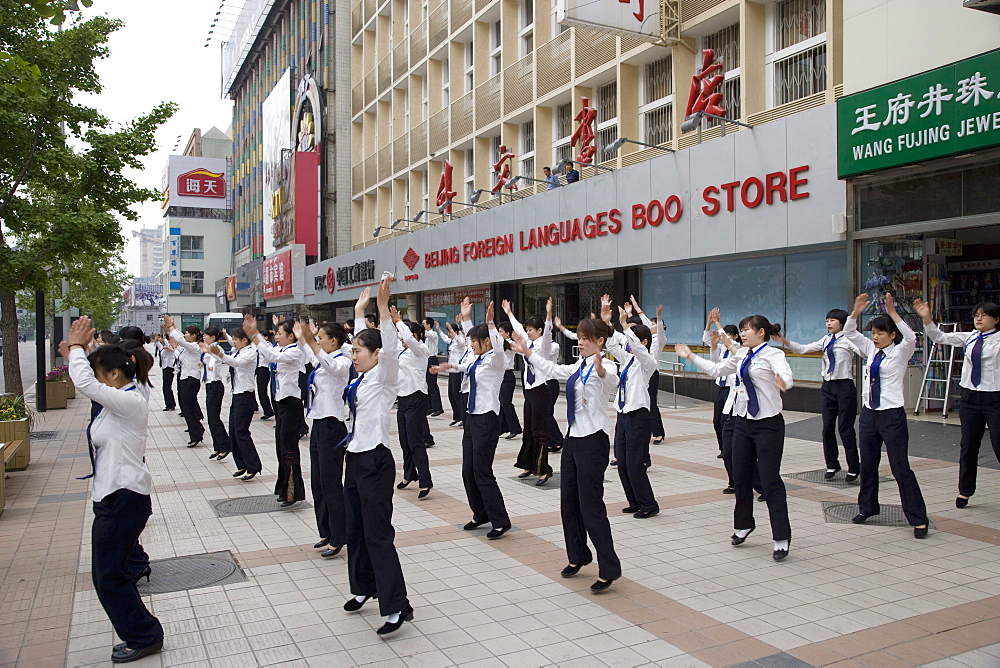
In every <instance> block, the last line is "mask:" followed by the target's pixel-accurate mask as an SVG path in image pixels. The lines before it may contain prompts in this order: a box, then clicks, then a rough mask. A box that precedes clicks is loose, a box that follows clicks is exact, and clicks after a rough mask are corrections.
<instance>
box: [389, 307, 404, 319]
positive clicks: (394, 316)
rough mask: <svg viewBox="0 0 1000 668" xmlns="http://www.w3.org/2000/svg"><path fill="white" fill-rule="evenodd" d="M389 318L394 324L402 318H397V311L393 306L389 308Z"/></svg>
mask: <svg viewBox="0 0 1000 668" xmlns="http://www.w3.org/2000/svg"><path fill="white" fill-rule="evenodd" d="M389 317H390V318H392V321H393V322H394V323H396V322H399V321H400V320H402V318H401V317H400V316H399V311H397V310H396V307H395V306H390V307H389Z"/></svg>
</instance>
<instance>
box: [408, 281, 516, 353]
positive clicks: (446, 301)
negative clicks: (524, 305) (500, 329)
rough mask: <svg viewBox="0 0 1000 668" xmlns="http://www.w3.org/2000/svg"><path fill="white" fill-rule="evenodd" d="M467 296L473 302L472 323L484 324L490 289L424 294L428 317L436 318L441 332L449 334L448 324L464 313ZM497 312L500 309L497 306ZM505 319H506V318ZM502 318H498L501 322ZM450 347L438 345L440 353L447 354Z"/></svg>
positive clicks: (424, 305)
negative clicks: (463, 300) (463, 306)
mask: <svg viewBox="0 0 1000 668" xmlns="http://www.w3.org/2000/svg"><path fill="white" fill-rule="evenodd" d="M466 296H468V297H469V299H471V300H472V322H473V324H475V323H477V322H483V321H484V320H485V319H486V305H487V304H488V303H489V301H490V298H491V296H490V289H489V288H476V289H472V290H462V291H458V290H449V291H446V292H429V293H425V294H424V296H423V297H424V300H423V307H424V315H425V316H426V317H430V318H434V320H436V321H437V322H438V324H439V325H441V331H442V332H444V333H445V334H447V333H448V328H447V327H445V323H446V322H450V323H452V324H454V323H455V316H457V315H458V314H459V313H461V311H462V299H464V298H465V297H466ZM496 309H497V312H500V307H499V305H497V307H496ZM503 319H506V318H505V317H504V318H503ZM500 320H501V316H498V317H497V321H498V322H500ZM447 350H448V347H447V346H446V345H445V344H444V343H443V342H439V343H438V352H439V353H442V354H443V353H446V352H447Z"/></svg>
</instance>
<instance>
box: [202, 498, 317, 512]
mask: <svg viewBox="0 0 1000 668" xmlns="http://www.w3.org/2000/svg"><path fill="white" fill-rule="evenodd" d="M275 499H276V497H275V496H274V495H273V494H264V495H263V496H241V497H238V498H235V499H219V500H217V501H210V502H209V503H211V504H212V507H213V508H214V509H215V514H216V515H217V516H219V517H236V516H237V515H256V514H257V513H275V512H280V511H286V510H299V509H301V508H310V507H311V506H310V504H308V503H306V502H305V501H300V502H298V503H296V504H295V505H294V506H289V507H288V508H282V507H281V506H280V505H279V503H278V501H276V500H275Z"/></svg>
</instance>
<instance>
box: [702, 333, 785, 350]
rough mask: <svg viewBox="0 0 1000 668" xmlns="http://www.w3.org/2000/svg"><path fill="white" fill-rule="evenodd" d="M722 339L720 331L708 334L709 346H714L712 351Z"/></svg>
mask: <svg viewBox="0 0 1000 668" xmlns="http://www.w3.org/2000/svg"><path fill="white" fill-rule="evenodd" d="M721 338H722V336H721V335H720V334H719V330H717V329H713V330H712V331H710V332H709V333H708V340H709V345H711V346H712V350H715V347H716V346H718V345H719V339H721ZM771 338H772V339H773V338H774V337H773V336H772V337H771Z"/></svg>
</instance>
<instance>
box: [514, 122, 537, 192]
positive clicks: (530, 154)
mask: <svg viewBox="0 0 1000 668" xmlns="http://www.w3.org/2000/svg"><path fill="white" fill-rule="evenodd" d="M520 153H521V155H520V156H519V157H520V158H521V166H520V168H519V170H518V172H517V174H523V175H524V176H530V177H531V178H535V122H534V121H528V122H527V123H521V151H520ZM528 183H529V184H530V183H531V181H528Z"/></svg>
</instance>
